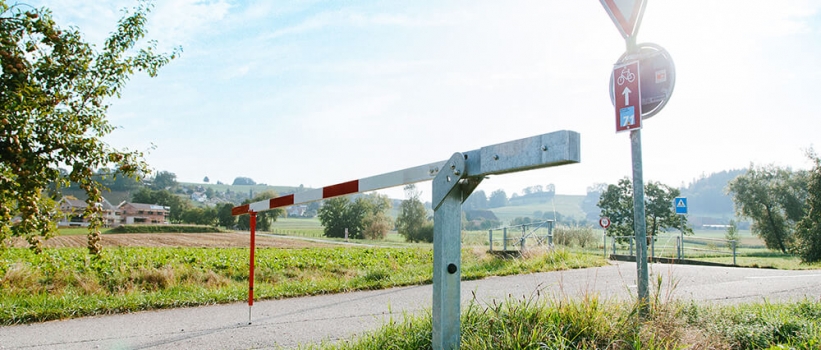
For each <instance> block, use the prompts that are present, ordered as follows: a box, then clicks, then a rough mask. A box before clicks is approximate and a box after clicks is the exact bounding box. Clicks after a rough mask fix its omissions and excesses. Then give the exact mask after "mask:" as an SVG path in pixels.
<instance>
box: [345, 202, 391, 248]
mask: <svg viewBox="0 0 821 350" xmlns="http://www.w3.org/2000/svg"><path fill="white" fill-rule="evenodd" d="M357 203H360V204H358V205H361V206H363V207H364V209H365V210H364V217H363V218H362V237H363V238H366V239H385V237H387V235H388V231H390V229H391V228H393V219H391V217H389V216H388V214H387V213H388V210H389V209H390V208H391V200H390V198H388V196H386V195H383V194H378V193H372V194H369V195H367V196H363V197H359V198H357V199H356V201H355V202H354V204H355V205H357Z"/></svg>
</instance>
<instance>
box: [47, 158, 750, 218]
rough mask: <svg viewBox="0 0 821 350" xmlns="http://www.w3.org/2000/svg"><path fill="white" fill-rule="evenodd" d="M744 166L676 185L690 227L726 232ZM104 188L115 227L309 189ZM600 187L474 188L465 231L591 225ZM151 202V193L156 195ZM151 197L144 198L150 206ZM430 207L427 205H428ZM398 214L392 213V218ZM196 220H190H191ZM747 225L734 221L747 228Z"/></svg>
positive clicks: (121, 182)
mask: <svg viewBox="0 0 821 350" xmlns="http://www.w3.org/2000/svg"><path fill="white" fill-rule="evenodd" d="M741 173H742V170H733V171H728V172H720V173H717V174H711V175H710V176H703V177H702V178H700V179H697V180H694V181H693V182H692V183H691V184H690V185H689V186H687V187H682V188H680V190H681V192H682V195H683V196H687V197H690V200H691V203H693V210H692V214H691V215H689V216H688V221H689V223H690V224H691V225H692V226H693V227H694V228H702V229H724V228H726V225H727V224H728V222H729V221H730V220H732V219H734V216H735V215H734V212H733V207H732V201H731V199H730V197H729V196H728V195H727V194H726V193H724V188H725V187H726V184H727V182H728V181H729V180H731V179H732V178H734V177H735V176H737V175H738V174H741ZM107 181H108V182H107V183H104V184H105V185H107V187H109V188H110V191H108V192H105V193H104V194H103V197H104V199H103V201H102V202H101V203H99V204H98V205H99V206H101V207H102V209H103V219H104V225H105V226H106V227H117V226H120V225H124V224H129V225H130V224H143V225H145V224H149V225H150V224H169V223H197V224H204V223H206V222H211V221H209V220H205V219H202V220H200V219H198V217H202V216H209V215H211V216H214V217H215V216H217V211H218V209H219V208H220V207H231V206H235V205H239V204H241V203H243V201H249V200H251V199H252V198H254V197H255V196H256V195H258V194H263V193H264V194H274V193H275V194H277V195H287V194H292V193H297V192H302V191H307V190H310V188H306V187H304V186H302V185H300V186H296V187H288V186H269V185H266V184H258V183H256V182H254V181H253V180H252V179H250V178H246V177H238V178H236V179H235V181H234V183H232V184H225V183H222V182H219V181H217V183H215V184H211V183H209V182H210V181H209V179H208V177H205V178H204V179H203V183H178V182H177V181H176V175H174V174H173V173H171V172H168V171H161V172H159V173H157V174H156V175H155V176H154V177H151V178H149V179H146V180H145V181H143V182H137V181H135V180H127V179H121V178H118V179H115V180H112V179H108V180H107ZM605 187H606V184H597V185H593V186H590V187H589V188H588V193H587V194H586V195H584V196H581V195H561V194H556V186H555V185H554V184H549V185H547V186H541V185H534V186H529V187H526V188H524V189H522V191H521V192H520V193H511V194H510V196H508V194H507V193H505V192H504V191H503V190H498V191H494V192H493V193H491V194H490V195H487V194H486V193H485V192H484V191H481V190H480V191H476V192H475V193H473V194H472V195H471V196H470V197H469V198H468V199H467V200H466V201H465V203H464V205H463V210H464V212H465V217H466V220H467V221H466V223H465V226H466V227H465V229H468V230H480V229H481V230H485V229H489V228H494V227H498V226H502V225H505V224H510V223H511V222H514V220H517V222H521V221H522V220H523V219H525V220H533V221H538V220H555V221H557V222H560V223H564V224H567V225H588V226H592V225H595V223H596V222H597V221H598V218H599V216H600V211H599V208H598V207H597V206H596V204H597V202H598V200H599V194H600V193H601V191H602V190H603V188H605ZM62 193H63V195H64V196H63V197H62V198H61V199H60V200H59V207H60V210H61V212H62V213H63V215H62V217H61V218H60V220H59V221H58V225H59V226H67V227H70V226H87V225H88V220H87V219H86V218H84V217H83V212H84V210H85V206H86V203H85V201H84V200H83V198H84V193H83V192H82V191H81V190H79V189H77V188H72V187H69V188H66V189H63V190H62ZM147 193H148V194H151V193H153V194H154V197H158V196H159V194H160V193H164V195H162V196H159V197H162V198H161V199H160V200H154V201H145V200H143V202H140V201H135V200H134V199H135V198H137V199H146V197H149V198H151V197H152V196H151V195H146V194H147ZM155 199H157V198H155ZM149 202H150V203H149ZM391 202H392V206H393V208H398V207H399V205H400V204H401V202H402V200H401V199H392V200H391ZM320 205H321V203H310V204H305V205H295V206H291V207H287V208H285V211H284V213H283V216H286V217H291V218H313V217H315V216H316V214H317V210H318V209H319V206H320ZM428 208H429V204H428ZM180 211H199V213H198V215H187V216H186V215H182V213H180ZM396 214H397V213H396V211H395V210H394V211H392V212H391V213H390V215H391V216H392V217H396ZM192 218H194V219H192ZM748 225H749V224H748V223H746V222H741V223H739V226H740V227H744V228H746V227H747V226H748Z"/></svg>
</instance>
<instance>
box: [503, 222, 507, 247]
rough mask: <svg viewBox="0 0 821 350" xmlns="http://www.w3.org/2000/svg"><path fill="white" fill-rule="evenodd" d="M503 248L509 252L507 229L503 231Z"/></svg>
mask: <svg viewBox="0 0 821 350" xmlns="http://www.w3.org/2000/svg"><path fill="white" fill-rule="evenodd" d="M502 248H503V249H502V250H504V251H507V227H505V228H503V229H502Z"/></svg>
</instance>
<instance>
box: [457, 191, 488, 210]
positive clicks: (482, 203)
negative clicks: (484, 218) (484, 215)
mask: <svg viewBox="0 0 821 350" xmlns="http://www.w3.org/2000/svg"><path fill="white" fill-rule="evenodd" d="M462 209H463V210H481V209H487V195H486V194H485V191H482V190H479V191H474V192H473V193H471V194H470V196H468V198H467V199H466V200H465V203H463V204H462Z"/></svg>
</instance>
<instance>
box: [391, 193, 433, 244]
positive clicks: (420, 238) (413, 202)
mask: <svg viewBox="0 0 821 350" xmlns="http://www.w3.org/2000/svg"><path fill="white" fill-rule="evenodd" d="M405 194H406V196H407V197H408V199H406V200H404V201H402V205H401V206H400V207H399V216H397V217H396V231H397V232H399V234H400V235H402V236H403V237H405V240H406V241H408V242H433V230H430V232H428V230H427V228H426V224H427V223H428V222H429V221H430V220H428V212H427V210H425V205H424V204H422V201H420V200H419V195H420V193H419V191H417V190H416V186H415V185H412V184H411V185H407V186H405ZM431 227H432V225H431Z"/></svg>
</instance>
